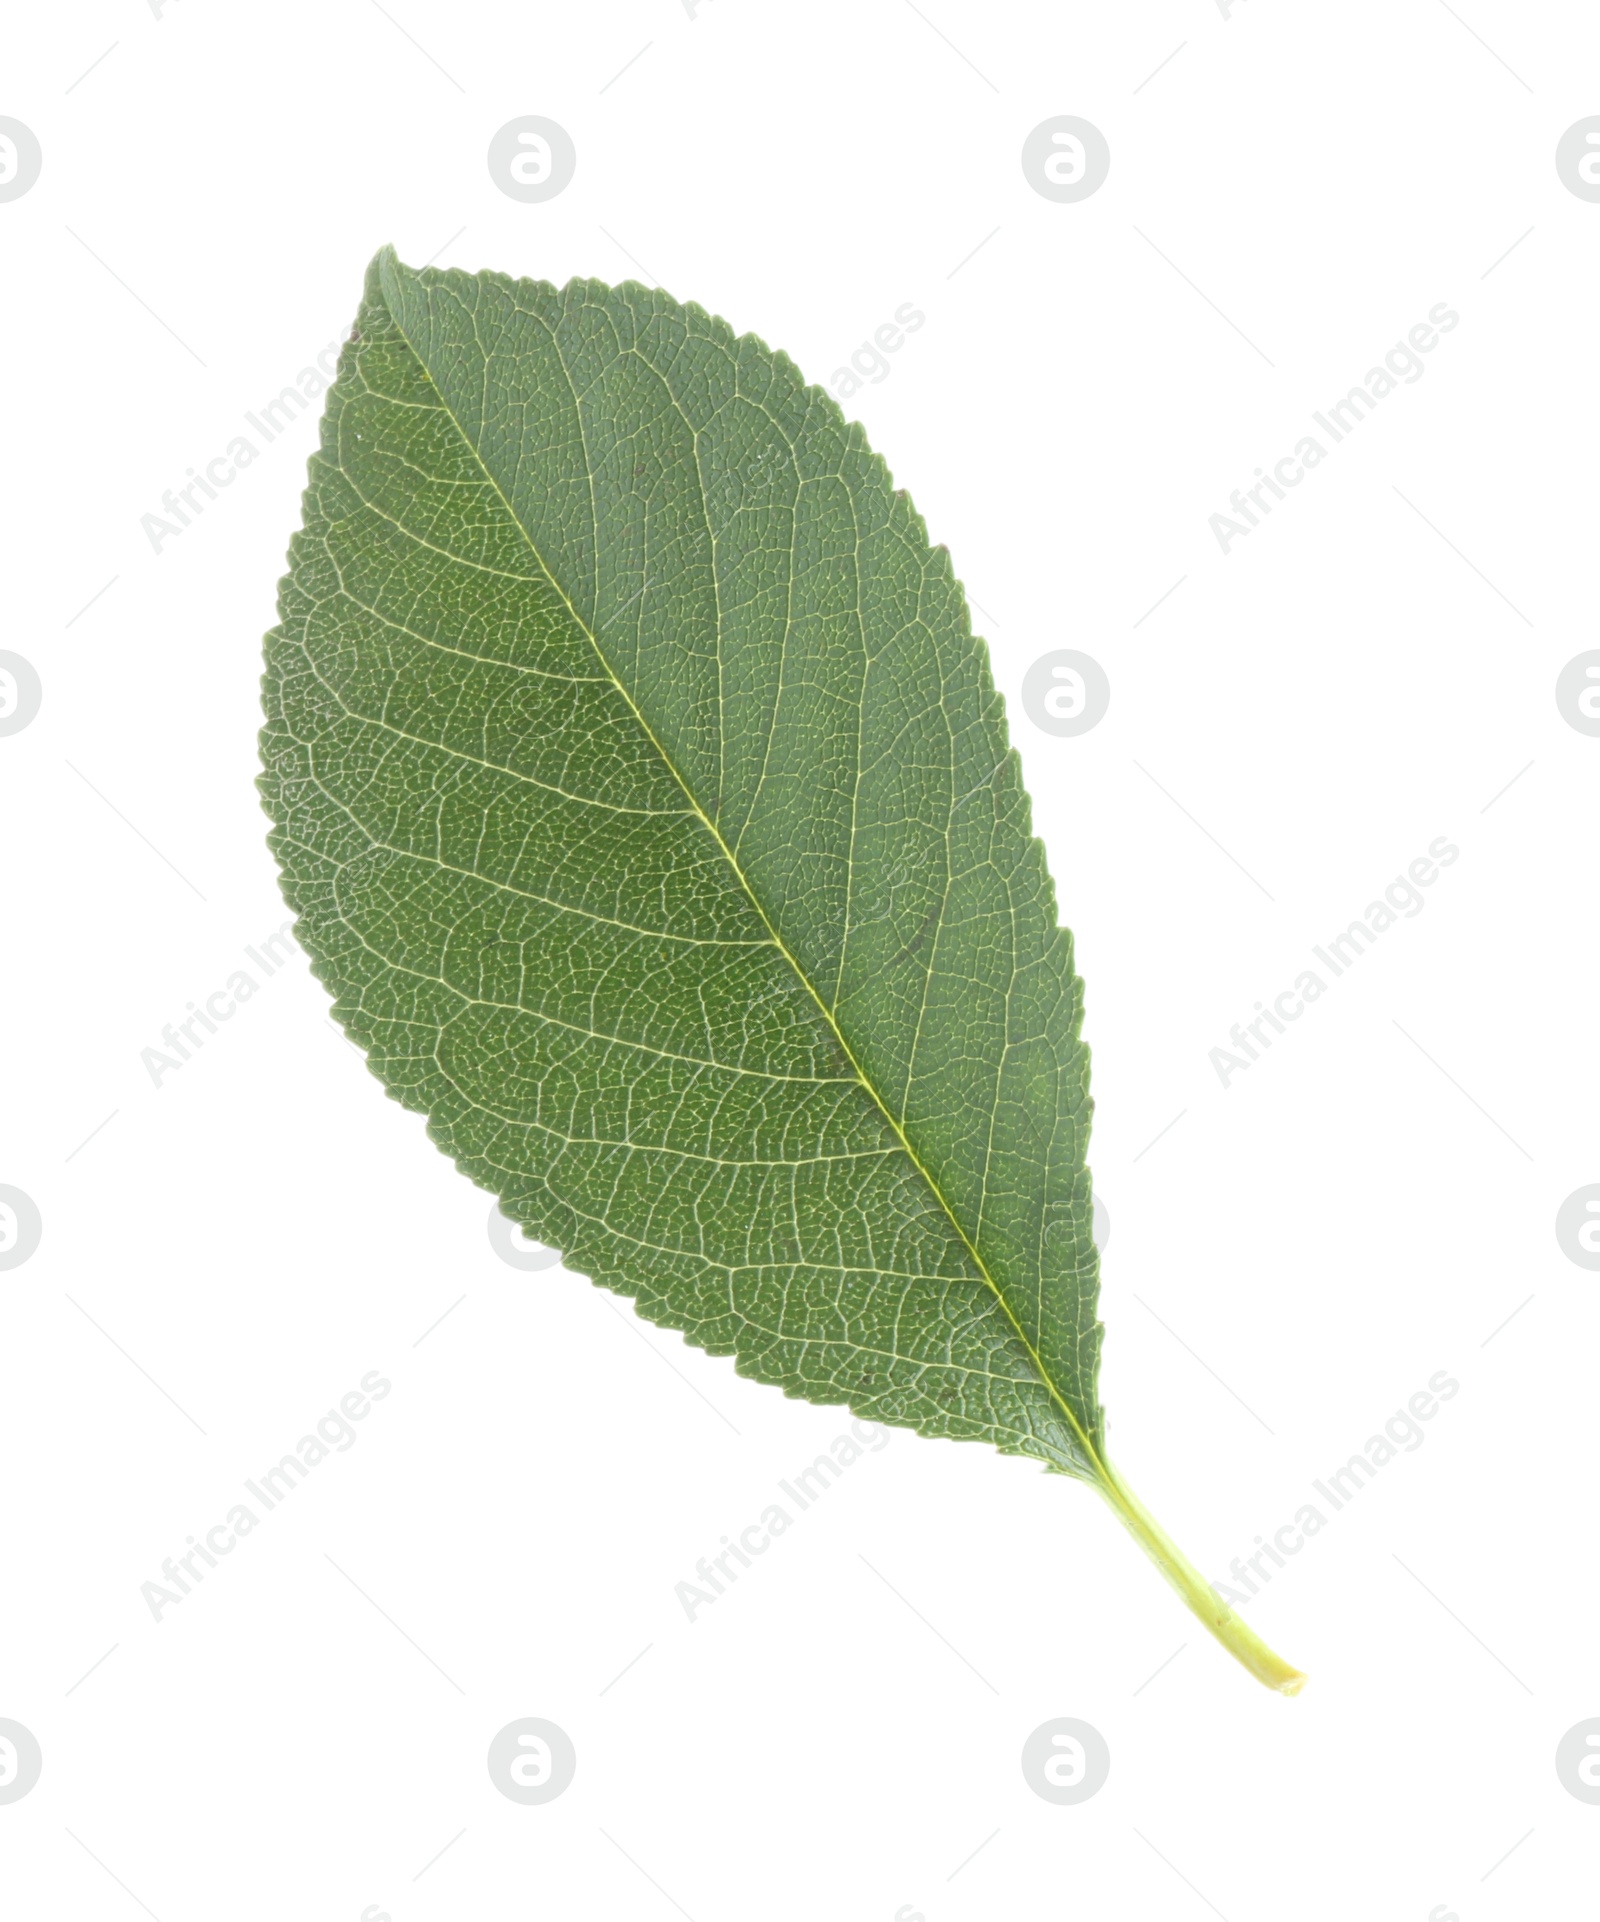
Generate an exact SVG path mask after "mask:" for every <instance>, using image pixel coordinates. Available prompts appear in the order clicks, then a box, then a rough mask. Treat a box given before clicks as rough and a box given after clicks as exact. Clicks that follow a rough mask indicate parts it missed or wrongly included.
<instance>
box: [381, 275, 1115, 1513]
mask: <svg viewBox="0 0 1600 1922" xmlns="http://www.w3.org/2000/svg"><path fill="white" fill-rule="evenodd" d="M394 264H395V266H396V267H398V266H399V263H398V261H396V262H395V263H394ZM385 307H386V310H387V312H388V315H389V318H390V320H391V321H393V323H394V326H395V331H396V332H397V333H398V334H399V335H400V338H401V339H402V340H403V341H404V342H405V344H406V347H407V348H408V349H409V351H410V353H411V356H412V358H413V359H414V360H415V361H416V363H417V366H418V367H419V368H421V370H422V373H423V377H424V378H425V379H426V380H427V382H428V385H429V386H430V387H431V388H432V389H433V391H434V393H435V394H437V395H438V397H439V407H440V411H441V412H442V413H443V414H444V415H445V417H446V418H447V419H448V420H449V422H450V424H451V425H452V426H453V427H454V428H455V430H456V432H457V433H458V434H459V435H460V436H461V440H462V444H463V445H464V446H465V447H466V448H467V449H468V450H469V451H470V452H471V454H472V458H473V459H474V460H475V461H476V462H477V464H478V467H479V469H480V471H481V472H482V474H483V477H484V480H485V481H486V482H487V483H488V485H489V486H490V487H491V488H492V489H493V490H494V493H495V495H496V497H497V498H498V499H499V501H500V503H501V505H502V506H503V507H504V508H505V511H506V514H507V516H508V517H509V519H510V521H511V524H512V526H513V527H515V528H516V530H517V532H518V533H519V534H520V535H521V536H522V538H523V540H524V541H525V542H526V543H527V548H528V552H529V553H530V554H531V555H532V556H533V559H534V563H535V565H536V566H537V567H538V569H539V571H540V573H541V574H543V575H544V577H545V579H546V580H547V581H548V582H549V584H550V588H551V591H552V592H553V593H554V594H556V595H557V596H558V597H559V599H560V601H561V604H562V606H563V607H565V608H566V610H567V612H568V614H569V615H570V616H571V618H572V621H573V624H574V626H575V627H576V628H577V629H578V631H579V633H581V634H582V635H583V637H584V638H585V640H587V641H588V643H589V645H590V646H591V647H592V648H593V649H594V653H595V658H596V660H598V661H599V663H600V665H601V667H602V668H603V669H604V670H605V673H606V677H607V678H608V679H609V680H610V682H611V684H612V686H613V687H614V688H615V689H616V690H617V692H618V694H620V695H621V696H622V699H623V700H624V701H625V702H626V703H627V706H628V711H629V712H630V713H631V714H632V715H633V717H634V719H635V720H636V721H637V723H638V725H639V727H640V729H641V730H642V731H643V733H644V736H645V738H646V740H648V741H649V743H650V745H651V746H652V747H653V748H654V749H655V751H656V753H657V754H659V755H660V757H661V764H662V766H663V767H665V768H666V770H667V772H668V773H669V774H670V775H671V776H672V778H673V780H674V781H676V782H677V784H678V786H679V788H680V789H681V790H682V792H683V796H684V799H685V800H686V801H687V802H688V803H689V806H690V808H691V809H692V810H693V812H694V814H695V816H696V818H697V819H698V820H699V822H700V824H701V825H702V826H703V827H704V829H705V831H706V833H707V834H709V835H710V836H711V838H712V840H713V841H714V842H715V843H716V846H717V848H718V850H719V851H720V853H721V854H722V857H723V859H724V860H725V861H726V862H727V864H728V866H729V867H730V868H731V869H732V871H733V874H734V876H735V878H736V879H737V881H738V883H739V886H740V887H741V888H742V889H743V890H744V893H745V896H746V898H747V899H748V900H749V902H750V905H751V906H752V907H753V908H754V909H755V911H756V913H757V914H758V915H759V916H760V917H761V924H762V926H763V927H764V928H765V929H766V930H767V932H768V934H769V935H770V936H771V937H772V942H773V945H774V946H775V947H776V948H777V949H778V951H779V953H780V954H781V955H782V956H783V958H784V960H785V961H787V962H788V964H789V966H790V968H791V969H792V970H793V971H794V976H795V979H796V980H797V981H798V982H799V983H800V985H801V986H802V987H803V988H804V989H805V991H806V993H807V994H809V995H810V997H811V999H812V1000H813V1001H814V1002H815V1003H816V1006H817V1010H818V1012H819V1013H820V1014H821V1016H822V1018H823V1020H824V1021H825V1022H826V1023H827V1024H828V1030H829V1032H830V1033H831V1034H832V1036H833V1037H834V1039H835V1041H836V1042H837V1043H838V1045H839V1049H840V1051H841V1052H842V1053H843V1055H844V1057H845V1059H846V1060H847V1061H848V1062H849V1063H850V1067H851V1070H852V1072H853V1073H854V1074H855V1077H856V1079H857V1080H858V1081H859V1082H860V1084H861V1086H862V1088H863V1089H865V1091H866V1093H867V1094H868V1095H869V1096H870V1097H871V1099H872V1101H873V1103H874V1104H875V1106H876V1107H877V1109H878V1112H879V1113H880V1114H881V1115H882V1116H883V1118H884V1120H885V1121H887V1122H888V1124H889V1126H890V1127H891V1128H892V1129H893V1130H894V1135H895V1139H896V1140H897V1141H898V1142H899V1143H900V1146H901V1148H902V1149H903V1150H904V1151H905V1154H906V1157H907V1159H908V1160H909V1161H910V1162H911V1165H912V1166H913V1167H914V1168H915V1169H916V1171H917V1173H918V1174H919V1175H920V1176H921V1177H922V1179H923V1181H924V1182H925V1183H926V1184H927V1188H928V1192H929V1193H930V1194H931V1195H932V1196H933V1198H934V1200H935V1201H936V1202H937V1203H938V1204H939V1207H940V1209H941V1210H942V1211H943V1213H944V1216H945V1219H946V1220H947V1221H948V1222H949V1223H950V1227H951V1230H952V1231H953V1232H954V1234H955V1236H956V1238H957V1240H958V1241H959V1242H960V1243H961V1245H962V1247H963V1248H965V1249H966V1251H967V1254H968V1257H969V1258H970V1260H971V1261H972V1264H973V1266H974V1267H975V1268H976V1269H977V1271H978V1274H979V1275H980V1276H981V1277H982V1279H983V1282H984V1284H985V1286H986V1287H987V1288H988V1289H989V1291H990V1293H991V1294H992V1295H993V1296H994V1298H995V1300H996V1301H997V1302H998V1303H999V1305H1000V1310H1001V1312H1002V1313H1003V1314H1004V1316H1005V1318H1006V1320H1007V1321H1009V1322H1010V1324H1011V1327H1012V1329H1013V1331H1014V1332H1015V1334H1016V1337H1017V1340H1018V1341H1019V1342H1021V1344H1022V1346H1023V1349H1024V1350H1025V1351H1026V1353H1027V1356H1028V1359H1029V1360H1030V1361H1031V1362H1032V1363H1033V1366H1034V1368H1035V1370H1036V1371H1037V1373H1038V1376H1039V1379H1040V1381H1041V1382H1043V1384H1044V1386H1045V1388H1046V1390H1047V1391H1048V1392H1049V1394H1050V1396H1051V1397H1052V1399H1053V1400H1054V1401H1055V1403H1056V1405H1057V1407H1059V1408H1060V1410H1061V1412H1062V1414H1063V1415H1064V1416H1065V1417H1066V1419H1067V1423H1068V1425H1069V1427H1070V1428H1071V1430H1072V1432H1073V1435H1074V1436H1075V1437H1076V1439H1077V1442H1078V1445H1079V1446H1080V1447H1081V1448H1082V1449H1083V1451H1084V1454H1085V1456H1086V1457H1087V1459H1088V1461H1089V1464H1090V1466H1091V1467H1092V1468H1093V1469H1094V1471H1095V1473H1096V1474H1097V1475H1098V1476H1099V1477H1100V1479H1101V1481H1102V1482H1103V1483H1105V1484H1106V1485H1107V1486H1108V1487H1111V1486H1113V1485H1114V1484H1113V1483H1112V1479H1111V1476H1110V1475H1109V1473H1108V1472H1107V1470H1106V1467H1105V1464H1104V1462H1103V1461H1102V1460H1101V1457H1100V1452H1099V1450H1098V1449H1097V1448H1096V1447H1095V1445H1094V1443H1093V1441H1092V1440H1091V1439H1090V1437H1089V1435H1088V1433H1087V1432H1086V1431H1085V1429H1084V1426H1083V1424H1082V1422H1081V1421H1079V1419H1078V1417H1077V1414H1076V1413H1075V1411H1074V1410H1073V1408H1072V1405H1071V1403H1070V1402H1068V1400H1067V1398H1066V1397H1065V1396H1064V1395H1063V1394H1062V1392H1061V1390H1060V1389H1059V1388H1058V1387H1057V1386H1056V1383H1055V1380H1054V1378H1053V1377H1052V1376H1051V1374H1050V1371H1049V1369H1048V1368H1046V1366H1045V1364H1044V1358H1043V1357H1042V1356H1041V1355H1040V1353H1039V1351H1038V1349H1037V1348H1036V1347H1035V1345H1034V1344H1033V1342H1032V1341H1030V1340H1029V1338H1028V1334H1027V1331H1026V1330H1025V1329H1024V1328H1023V1326H1022V1323H1021V1322H1020V1321H1019V1320H1018V1319H1017V1316H1016V1312H1015V1310H1014V1309H1013V1308H1012V1306H1011V1304H1010V1302H1009V1301H1007V1299H1006V1297H1005V1293H1004V1291H1003V1290H1002V1289H1001V1287H1000V1285H999V1283H998V1282H996V1280H995V1278H994V1276H993V1275H992V1274H990V1272H989V1265H988V1263H987V1262H986V1261H985V1260H984V1258H983V1256H982V1255H981V1254H980V1253H979V1251H978V1248H977V1246H976V1244H975V1243H974V1242H973V1240H972V1238H971V1237H970V1236H969V1235H968V1233H967V1231H966V1229H965V1228H964V1227H963V1226H962V1225H961V1222H960V1220H959V1219H958V1217H957V1215H956V1211H955V1209H954V1208H953V1207H952V1206H951V1205H950V1202H949V1200H948V1199H947V1198H946V1196H945V1193H944V1191H943V1189H942V1188H941V1187H940V1186H939V1184H938V1182H937V1181H936V1180H935V1179H934V1177H933V1174H932V1173H931V1171H930V1170H929V1169H928V1168H927V1167H926V1166H925V1165H924V1163H923V1161H922V1158H921V1156H920V1155H919V1154H918V1153H917V1151H916V1149H915V1148H914V1147H913V1146H912V1144H911V1141H910V1138H909V1137H908V1136H907V1134H906V1131H905V1128H904V1127H903V1126H902V1124H901V1122H900V1120H899V1119H898V1118H897V1117H896V1116H895V1115H894V1114H893V1113H892V1112H891V1110H890V1108H889V1106H888V1104H887V1103H886V1102H885V1101H884V1099H883V1096H882V1095H881V1094H879V1092H878V1090H877V1088H876V1087H875V1086H874V1084H873V1082H872V1080H871V1079H870V1077H869V1076H868V1075H867V1074H866V1072H865V1071H864V1070H863V1068H862V1066H861V1063H860V1062H859V1061H858V1060H857V1059H856V1055H855V1050H854V1049H853V1048H852V1047H851V1046H850V1043H849V1041H848V1040H847V1039H846V1038H845V1035H844V1033H843V1031H842V1030H841V1028H840V1026H839V1023H838V1021H837V1020H836V1018H835V1016H834V1013H833V1010H832V1009H831V1008H830V1007H829V1006H828V1004H827V1003H826V1002H825V1001H824V1000H823V998H822V996H821V995H820V994H819V993H818V992H817V990H816V988H815V986H814V985H813V984H812V981H811V978H810V976H809V975H808V974H807V973H806V971H805V969H804V968H802V967H801V965H800V963H799V960H798V959H797V958H796V956H795V955H794V954H793V952H792V951H791V950H790V948H789V944H788V943H787V942H786V941H785V940H784V938H783V936H782V934H781V933H780V932H779V930H778V928H777V926H776V925H775V924H774V922H773V920H772V918H771V917H770V916H769V915H768V913H767V910H766V908H765V906H764V905H763V903H762V900H761V897H760V896H759V895H758V894H757V893H756V891H755V888H754V887H753V886H752V885H751V883H750V880H749V877H748V876H747V875H746V874H745V872H744V869H743V868H742V867H741V866H740V864H739V861H738V859H737V857H736V856H735V854H734V852H733V849H732V848H731V847H729V845H728V843H727V842H726V841H725V840H724V839H723V837H722V833H721V830H720V829H719V828H718V827H717V824H716V822H715V821H713V820H712V819H711V817H710V816H709V815H708V814H707V813H706V811H705V809H704V808H703V807H702V806H701V805H700V800H699V797H698V796H697V795H696V794H695V792H694V790H693V789H692V788H691V787H690V786H689V783H688V782H687V781H686V780H685V779H684V777H683V775H682V774H681V773H680V772H679V771H678V766H677V763H676V762H675V761H674V760H673V758H672V756H671V755H670V754H669V753H668V752H667V750H666V748H665V746H664V745H663V744H662V742H661V741H660V740H659V739H658V738H657V735H656V732H655V729H654V728H652V727H651V725H650V723H649V721H648V720H647V719H646V718H645V715H644V714H643V712H642V711H641V709H640V707H639V704H638V703H637V702H636V701H635V700H634V698H633V695H632V694H631V693H630V692H629V690H628V688H627V687H626V686H625V685H624V684H623V682H622V680H621V678H620V677H619V676H618V674H617V671H616V669H615V668H614V667H613V666H612V665H611V662H610V660H609V659H608V658H607V655H606V652H605V650H604V648H602V647H601V645H600V640H599V636H598V635H596V634H595V632H594V631H593V629H592V628H591V627H590V625H589V623H588V622H587V621H586V620H585V619H584V618H583V616H582V615H581V614H580V613H579V612H578V610H577V608H576V607H575V606H574V605H573V603H572V600H571V597H570V596H569V595H568V593H567V591H566V589H565V588H564V587H563V586H562V585H561V583H560V582H559V581H558V580H557V579H556V577H555V575H554V574H552V573H551V571H550V568H549V566H548V565H547V564H546V562H545V558H544V556H543V554H541V553H540V551H539V549H538V547H537V546H536V544H535V542H534V539H533V536H532V535H531V534H530V533H529V532H528V530H527V528H526V527H525V526H524V525H523V523H522V519H521V516H520V515H519V514H518V513H517V510H516V508H515V507H514V506H513V505H512V503H511V499H510V497H509V496H508V495H507V493H506V491H505V489H504V488H503V487H502V486H501V485H500V482H499V479H498V478H497V476H496V475H495V474H494V472H493V471H492V470H491V468H490V466H489V464H488V462H487V461H486V460H485V459H484V457H483V454H482V452H481V451H480V449H479V448H478V446H477V443H476V442H475V441H474V440H473V438H472V436H471V435H470V434H469V433H468V432H467V430H466V428H465V426H464V425H463V424H462V422H461V420H460V418H459V417H458V416H457V414H456V412H455V410H454V408H452V407H451V405H450V403H449V401H448V400H446V398H445V396H444V391H443V389H442V388H441V387H440V386H439V383H438V382H437V381H436V380H435V379H434V376H433V369H432V368H431V367H430V366H429V365H428V363H427V361H426V360H425V359H424V358H423V356H422V354H421V353H420V351H419V350H418V348H417V344H416V342H415V341H414V340H412V338H411V336H410V335H409V334H408V333H407V332H406V330H405V327H404V325H403V324H402V322H401V320H400V317H399V315H398V314H397V313H396V312H395V311H394V309H393V307H392V306H389V305H388V301H387V296H385ZM484 358H485V361H486V362H487V359H488V356H487V354H485V355H484ZM576 405H577V397H576V394H574V406H575V407H576ZM579 424H580V429H581V425H582V423H581V421H580V423H579ZM594 518H595V526H594V534H595V554H596V564H597V566H598V559H599V551H600V528H599V524H598V517H597V516H596V517H594Z"/></svg>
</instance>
